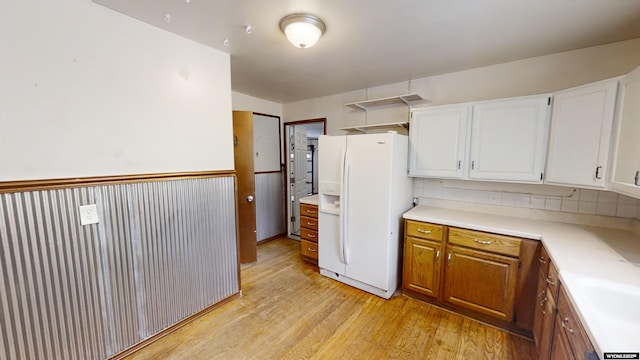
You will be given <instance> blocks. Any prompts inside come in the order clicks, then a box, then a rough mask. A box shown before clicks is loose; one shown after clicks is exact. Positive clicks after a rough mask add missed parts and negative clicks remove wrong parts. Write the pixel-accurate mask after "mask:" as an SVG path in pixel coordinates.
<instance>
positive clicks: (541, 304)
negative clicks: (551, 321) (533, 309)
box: [540, 296, 547, 314]
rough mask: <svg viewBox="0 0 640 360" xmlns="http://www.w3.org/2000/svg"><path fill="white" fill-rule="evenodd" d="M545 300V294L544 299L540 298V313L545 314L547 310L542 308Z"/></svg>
mask: <svg viewBox="0 0 640 360" xmlns="http://www.w3.org/2000/svg"><path fill="white" fill-rule="evenodd" d="M546 302H547V297H546V296H545V297H544V299H542V301H540V307H541V308H542V313H543V314H546V313H547V310H546V309H545V308H544V304H545V303H546Z"/></svg>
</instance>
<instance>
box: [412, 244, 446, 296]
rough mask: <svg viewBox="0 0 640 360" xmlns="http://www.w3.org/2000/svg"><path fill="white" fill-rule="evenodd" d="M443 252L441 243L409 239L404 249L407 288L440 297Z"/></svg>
mask: <svg viewBox="0 0 640 360" xmlns="http://www.w3.org/2000/svg"><path fill="white" fill-rule="evenodd" d="M441 252H442V244H441V243H438V242H435V241H430V240H424V239H418V238H414V237H408V238H407V241H406V242H405V248H404V271H403V283H404V286H405V288H407V289H410V290H413V291H416V292H419V293H421V294H424V295H427V296H432V297H438V296H439V295H440V257H441Z"/></svg>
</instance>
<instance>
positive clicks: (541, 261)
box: [538, 256, 547, 264]
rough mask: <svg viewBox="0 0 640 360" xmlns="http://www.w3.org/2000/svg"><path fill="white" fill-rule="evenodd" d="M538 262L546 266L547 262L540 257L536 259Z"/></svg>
mask: <svg viewBox="0 0 640 360" xmlns="http://www.w3.org/2000/svg"><path fill="white" fill-rule="evenodd" d="M538 262H539V263H540V264H546V263H547V261H546V260H545V259H544V258H543V257H542V256H540V258H538Z"/></svg>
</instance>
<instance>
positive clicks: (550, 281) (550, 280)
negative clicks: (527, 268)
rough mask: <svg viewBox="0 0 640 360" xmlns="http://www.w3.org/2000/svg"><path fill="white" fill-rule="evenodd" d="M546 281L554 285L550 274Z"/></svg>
mask: <svg viewBox="0 0 640 360" xmlns="http://www.w3.org/2000/svg"><path fill="white" fill-rule="evenodd" d="M546 281H547V284H549V285H551V286H556V283H555V282H554V281H553V279H552V278H551V276H549V277H547V279H546Z"/></svg>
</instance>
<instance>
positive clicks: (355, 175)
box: [341, 133, 406, 290]
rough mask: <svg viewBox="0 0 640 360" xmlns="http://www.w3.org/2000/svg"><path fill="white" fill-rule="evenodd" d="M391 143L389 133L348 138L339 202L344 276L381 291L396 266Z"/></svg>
mask: <svg viewBox="0 0 640 360" xmlns="http://www.w3.org/2000/svg"><path fill="white" fill-rule="evenodd" d="M393 141H394V137H393V136H392V134H388V133H385V134H368V135H356V136H349V137H347V149H348V150H347V154H348V158H347V159H346V162H347V164H348V167H349V170H348V173H349V178H348V186H347V187H346V190H347V191H346V192H347V193H346V194H343V196H342V197H343V199H342V203H341V206H342V207H346V212H347V231H346V234H347V236H346V240H345V242H346V246H345V247H346V249H347V250H346V263H347V264H348V265H347V268H346V275H347V276H348V277H350V278H352V279H355V280H358V281H361V282H364V283H366V284H369V285H372V286H375V287H377V288H380V289H383V290H387V289H388V288H389V286H390V284H389V273H390V271H391V270H390V266H392V265H393V266H395V265H394V264H391V260H390V254H391V253H392V251H391V250H390V248H389V247H390V246H391V243H390V237H391V224H390V223H391V218H390V205H391V171H392V154H393V151H392V146H393ZM404 161H405V164H406V159H404ZM405 167H406V165H405ZM345 197H346V199H345Z"/></svg>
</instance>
